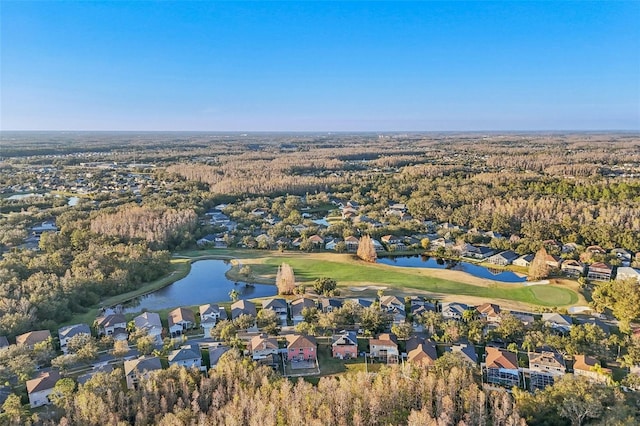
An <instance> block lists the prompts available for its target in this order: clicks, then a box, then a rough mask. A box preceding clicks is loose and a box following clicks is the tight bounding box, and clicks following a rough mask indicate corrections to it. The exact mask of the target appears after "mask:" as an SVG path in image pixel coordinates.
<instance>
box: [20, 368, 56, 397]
mask: <svg viewBox="0 0 640 426" xmlns="http://www.w3.org/2000/svg"><path fill="white" fill-rule="evenodd" d="M58 380H60V373H58V372H57V371H56V370H51V371H49V372H46V373H42V374H41V375H40V376H38V377H36V378H35V379H31V380H27V383H26V385H27V393H34V392H40V391H43V390H46V389H52V388H53V387H54V386H55V384H56V382H57V381H58Z"/></svg>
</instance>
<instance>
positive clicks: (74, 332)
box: [58, 324, 91, 354]
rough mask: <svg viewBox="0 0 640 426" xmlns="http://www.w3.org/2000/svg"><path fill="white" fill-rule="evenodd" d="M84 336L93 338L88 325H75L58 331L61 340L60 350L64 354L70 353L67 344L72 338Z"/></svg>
mask: <svg viewBox="0 0 640 426" xmlns="http://www.w3.org/2000/svg"><path fill="white" fill-rule="evenodd" d="M81 334H84V335H86V336H89V337H91V329H90V328H89V326H88V325H87V324H74V325H68V326H66V327H62V328H60V329H59V330H58V337H59V339H60V349H61V350H62V353H64V354H66V353H67V352H68V348H67V344H68V343H69V340H71V338H72V337H74V336H78V335H81Z"/></svg>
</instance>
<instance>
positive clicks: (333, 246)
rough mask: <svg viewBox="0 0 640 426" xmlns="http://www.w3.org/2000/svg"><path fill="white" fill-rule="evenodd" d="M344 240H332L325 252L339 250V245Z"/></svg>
mask: <svg viewBox="0 0 640 426" xmlns="http://www.w3.org/2000/svg"><path fill="white" fill-rule="evenodd" d="M341 242H342V240H341V239H340V238H332V239H330V240H329V241H327V243H326V244H325V245H324V249H325V250H336V249H337V248H338V244H339V243H341Z"/></svg>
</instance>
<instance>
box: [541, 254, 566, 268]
mask: <svg viewBox="0 0 640 426" xmlns="http://www.w3.org/2000/svg"><path fill="white" fill-rule="evenodd" d="M544 263H545V264H546V265H547V266H548V267H549V268H551V269H552V270H560V267H561V265H562V259H561V258H560V257H558V256H554V255H552V254H548V253H547V255H546V256H545V258H544Z"/></svg>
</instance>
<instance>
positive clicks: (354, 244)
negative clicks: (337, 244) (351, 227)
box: [344, 235, 360, 252]
mask: <svg viewBox="0 0 640 426" xmlns="http://www.w3.org/2000/svg"><path fill="white" fill-rule="evenodd" d="M344 243H345V245H346V246H347V251H352V252H355V251H358V246H359V245H360V240H358V239H357V238H356V237H354V236H353V235H350V236H348V237H347V238H345V239H344Z"/></svg>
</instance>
